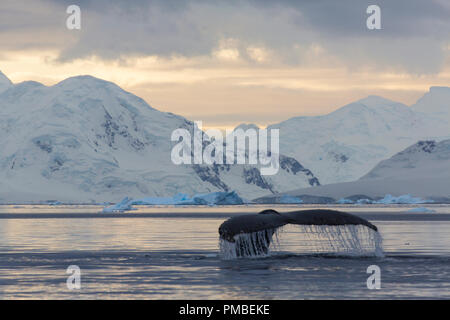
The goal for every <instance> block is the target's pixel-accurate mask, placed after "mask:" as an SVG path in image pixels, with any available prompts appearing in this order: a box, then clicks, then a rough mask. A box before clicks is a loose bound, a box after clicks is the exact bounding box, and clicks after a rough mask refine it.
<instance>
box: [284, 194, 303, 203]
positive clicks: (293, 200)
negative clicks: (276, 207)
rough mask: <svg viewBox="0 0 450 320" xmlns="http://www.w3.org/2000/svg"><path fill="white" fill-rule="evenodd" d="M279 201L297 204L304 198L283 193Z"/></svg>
mask: <svg viewBox="0 0 450 320" xmlns="http://www.w3.org/2000/svg"><path fill="white" fill-rule="evenodd" d="M279 203H284V204H295V203H303V200H302V199H300V198H297V197H293V196H288V195H283V196H282V197H281V198H280V200H279Z"/></svg>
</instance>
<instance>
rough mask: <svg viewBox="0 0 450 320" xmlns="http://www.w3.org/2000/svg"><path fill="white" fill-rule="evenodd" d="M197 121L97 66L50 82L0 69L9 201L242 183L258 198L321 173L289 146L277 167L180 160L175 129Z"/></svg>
mask: <svg viewBox="0 0 450 320" xmlns="http://www.w3.org/2000/svg"><path fill="white" fill-rule="evenodd" d="M192 125H193V124H192V122H190V121H188V120H187V119H185V118H183V117H181V116H178V115H175V114H172V113H166V112H160V111H158V110H156V109H154V108H152V107H150V106H149V105H148V104H147V103H146V102H145V101H144V100H142V99H141V98H139V97H137V96H135V95H133V94H131V93H129V92H126V91H124V90H122V89H121V88H120V87H118V86H117V85H115V84H114V83H111V82H107V81H104V80H101V79H97V78H94V77H91V76H78V77H73V78H69V79H66V80H64V81H61V82H60V83H58V84H56V85H54V86H50V87H47V86H44V85H42V84H40V83H37V82H32V81H29V82H23V83H19V84H12V83H11V81H9V80H8V78H7V77H6V76H5V75H4V74H1V73H0V150H1V153H0V203H18V202H20V203H27V202H42V201H47V200H58V201H61V202H65V203H91V202H96V203H101V202H106V201H107V202H115V201H118V199H121V198H123V196H124V195H128V196H130V197H132V198H145V197H173V196H174V195H176V194H178V193H185V194H189V195H193V194H198V193H210V192H230V191H233V190H234V191H236V192H237V193H238V194H239V196H240V197H244V198H248V199H251V198H254V197H257V196H262V195H265V194H268V193H272V192H282V191H287V190H291V189H294V188H296V187H299V186H304V187H306V186H310V185H317V184H318V183H319V182H318V181H317V179H316V178H315V176H314V175H313V173H312V172H311V171H309V170H308V169H306V168H304V167H303V166H302V165H301V164H300V163H299V162H297V161H296V160H295V159H293V158H289V157H284V156H281V168H280V170H279V173H278V174H277V175H274V176H262V175H261V174H260V171H259V168H258V167H256V166H251V165H214V166H206V165H181V166H177V165H174V164H173V163H172V161H171V149H172V146H173V145H174V144H175V143H174V142H171V134H172V132H173V130H175V129H178V128H186V129H192Z"/></svg>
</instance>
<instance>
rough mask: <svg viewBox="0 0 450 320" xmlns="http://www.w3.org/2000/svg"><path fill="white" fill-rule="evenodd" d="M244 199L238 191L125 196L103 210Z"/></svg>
mask: <svg viewBox="0 0 450 320" xmlns="http://www.w3.org/2000/svg"><path fill="white" fill-rule="evenodd" d="M243 203H244V201H243V200H242V198H241V197H239V196H238V195H237V193H236V192H234V191H231V192H211V193H205V194H196V195H194V196H193V197H192V198H191V197H189V196H188V195H186V194H182V193H179V194H177V195H175V196H174V197H171V198H169V197H167V198H157V197H153V198H151V197H150V198H142V199H134V200H133V199H130V198H128V197H125V198H124V199H123V200H122V201H120V202H119V203H117V204H115V205H112V206H108V207H106V208H104V209H103V212H124V211H128V210H133V205H210V206H213V205H236V204H243Z"/></svg>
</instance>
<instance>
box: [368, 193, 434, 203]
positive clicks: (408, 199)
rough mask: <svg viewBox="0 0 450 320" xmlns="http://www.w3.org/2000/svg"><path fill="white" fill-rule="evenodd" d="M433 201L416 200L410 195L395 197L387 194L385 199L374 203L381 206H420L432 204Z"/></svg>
mask: <svg viewBox="0 0 450 320" xmlns="http://www.w3.org/2000/svg"><path fill="white" fill-rule="evenodd" d="M430 202H433V201H432V200H424V199H422V198H418V197H417V198H416V197H413V196H411V195H410V194H405V195H401V196H398V197H394V196H393V195H391V194H387V195H386V196H385V197H384V198H383V199H381V200H378V201H374V202H373V203H379V204H418V203H430Z"/></svg>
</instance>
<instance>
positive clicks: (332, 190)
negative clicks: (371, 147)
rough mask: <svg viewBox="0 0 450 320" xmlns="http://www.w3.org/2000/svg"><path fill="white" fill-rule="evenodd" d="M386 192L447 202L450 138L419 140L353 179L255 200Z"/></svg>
mask: <svg viewBox="0 0 450 320" xmlns="http://www.w3.org/2000/svg"><path fill="white" fill-rule="evenodd" d="M386 195H392V196H394V197H401V196H405V195H411V196H412V197H418V198H420V199H423V200H432V201H436V202H446V203H449V202H450V140H444V141H441V142H435V141H419V142H417V143H415V144H414V145H412V146H410V147H408V148H406V149H405V150H403V151H401V152H399V153H397V154H395V155H394V156H393V157H391V158H389V159H387V160H384V161H381V162H380V163H379V164H378V165H376V166H375V168H373V169H372V170H371V171H370V172H369V173H368V174H367V175H365V176H364V177H362V178H361V179H359V180H357V181H354V182H344V183H336V184H328V185H323V186H318V187H312V188H304V189H298V190H293V191H290V192H286V193H282V194H279V195H275V196H266V197H263V198H262V199H259V200H258V201H260V202H264V201H266V202H267V201H269V200H270V199H275V198H276V199H280V198H282V197H283V196H293V197H298V198H301V199H309V198H314V199H315V201H328V202H333V201H337V200H339V199H343V198H345V199H353V200H358V199H381V198H384V197H385V196H386ZM406 198H407V197H406ZM265 199H267V200H265Z"/></svg>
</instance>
